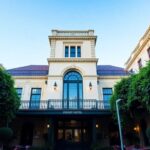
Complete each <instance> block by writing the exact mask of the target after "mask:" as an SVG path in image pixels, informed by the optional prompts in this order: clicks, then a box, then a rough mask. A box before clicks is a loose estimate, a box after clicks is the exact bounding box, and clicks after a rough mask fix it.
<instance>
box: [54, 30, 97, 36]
mask: <svg viewBox="0 0 150 150" xmlns="http://www.w3.org/2000/svg"><path fill="white" fill-rule="evenodd" d="M52 35H53V36H89V35H94V30H52Z"/></svg>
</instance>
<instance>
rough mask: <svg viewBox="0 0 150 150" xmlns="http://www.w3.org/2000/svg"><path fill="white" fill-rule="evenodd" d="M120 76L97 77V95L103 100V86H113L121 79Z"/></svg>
mask: <svg viewBox="0 0 150 150" xmlns="http://www.w3.org/2000/svg"><path fill="white" fill-rule="evenodd" d="M121 78H124V77H121V76H101V77H99V78H98V81H99V82H98V96H99V99H100V100H103V88H112V89H113V88H114V85H115V84H116V83H117V82H119V81H120V80H121Z"/></svg>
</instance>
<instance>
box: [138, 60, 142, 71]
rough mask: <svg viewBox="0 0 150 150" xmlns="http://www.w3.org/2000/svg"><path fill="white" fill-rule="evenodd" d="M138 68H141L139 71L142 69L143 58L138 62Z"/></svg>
mask: <svg viewBox="0 0 150 150" xmlns="http://www.w3.org/2000/svg"><path fill="white" fill-rule="evenodd" d="M138 66H139V69H140V68H141V67H142V60H141V58H140V59H139V60H138Z"/></svg>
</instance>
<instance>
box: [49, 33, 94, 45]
mask: <svg viewBox="0 0 150 150" xmlns="http://www.w3.org/2000/svg"><path fill="white" fill-rule="evenodd" d="M48 38H49V42H50V44H51V40H94V41H95V43H96V40H97V36H93V35H92V36H90V35H87V36H48Z"/></svg>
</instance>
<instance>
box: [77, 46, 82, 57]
mask: <svg viewBox="0 0 150 150" xmlns="http://www.w3.org/2000/svg"><path fill="white" fill-rule="evenodd" d="M77 57H81V47H80V46H77Z"/></svg>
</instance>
